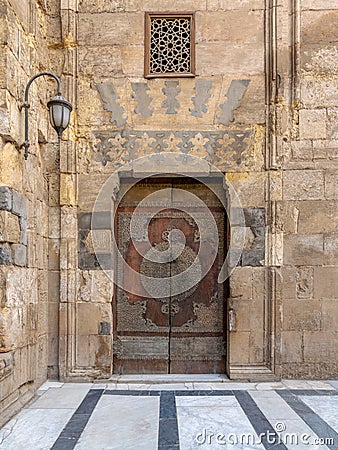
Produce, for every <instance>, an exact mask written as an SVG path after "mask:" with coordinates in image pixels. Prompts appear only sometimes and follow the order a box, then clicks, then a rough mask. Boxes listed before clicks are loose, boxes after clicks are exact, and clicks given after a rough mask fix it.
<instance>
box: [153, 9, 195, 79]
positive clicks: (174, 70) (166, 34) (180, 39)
mask: <svg viewBox="0 0 338 450" xmlns="http://www.w3.org/2000/svg"><path fill="white" fill-rule="evenodd" d="M194 35H195V24H194V14H192V13H189V14H188V13H184V14H156V13H146V39H145V45H146V49H145V77H147V78H155V77H192V76H194V75H195V42H194V37H195V36H194Z"/></svg>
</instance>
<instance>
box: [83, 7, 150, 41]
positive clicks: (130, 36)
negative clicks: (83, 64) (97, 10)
mask: <svg viewBox="0 0 338 450" xmlns="http://www.w3.org/2000/svg"><path fill="white" fill-rule="evenodd" d="M143 33H144V20H143V14H142V15H140V14H133V13H129V14H125V13H121V14H109V13H102V14H86V13H84V14H80V20H79V30H78V36H79V44H80V45H81V46H86V45H92V44H93V36H95V45H97V46H106V45H107V42H109V43H111V44H114V45H131V44H139V43H140V42H142V41H143Z"/></svg>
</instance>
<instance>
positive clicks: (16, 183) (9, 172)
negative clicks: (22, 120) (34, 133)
mask: <svg viewBox="0 0 338 450" xmlns="http://www.w3.org/2000/svg"><path fill="white" fill-rule="evenodd" d="M18 122H19V120H18ZM0 185H6V186H8V187H10V188H13V189H16V190H17V191H22V164H21V155H20V153H19V151H18V150H17V149H16V148H15V146H14V145H13V144H11V143H9V142H8V143H7V144H5V145H4V146H3V147H2V149H1V151H0Z"/></svg>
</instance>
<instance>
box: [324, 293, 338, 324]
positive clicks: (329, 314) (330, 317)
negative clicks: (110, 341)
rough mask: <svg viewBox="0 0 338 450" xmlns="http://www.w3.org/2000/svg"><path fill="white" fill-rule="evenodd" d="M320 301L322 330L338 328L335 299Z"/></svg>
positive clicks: (337, 305)
mask: <svg viewBox="0 0 338 450" xmlns="http://www.w3.org/2000/svg"><path fill="white" fill-rule="evenodd" d="M321 303H322V329H323V331H332V330H338V314H337V307H338V304H337V303H338V302H337V300H332V299H331V298H330V299H323V300H322V302H321Z"/></svg>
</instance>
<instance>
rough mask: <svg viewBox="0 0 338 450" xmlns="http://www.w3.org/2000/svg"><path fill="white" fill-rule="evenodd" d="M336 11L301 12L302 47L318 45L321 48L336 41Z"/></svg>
mask: <svg viewBox="0 0 338 450" xmlns="http://www.w3.org/2000/svg"><path fill="white" fill-rule="evenodd" d="M336 23H337V11H334V10H332V11H330V10H328V11H326V10H324V11H320V10H317V11H316V10H308V11H302V15H301V26H302V42H303V45H309V44H319V43H321V44H322V45H323V46H325V45H327V44H329V43H331V42H335V40H336Z"/></svg>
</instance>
